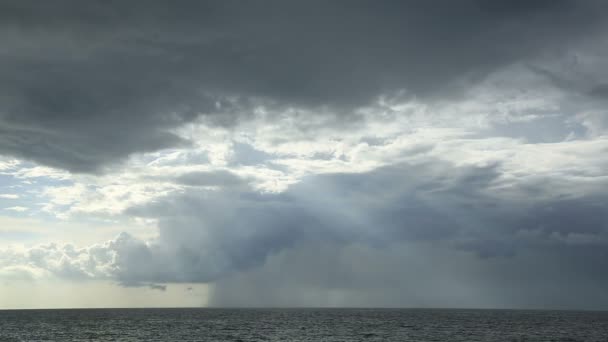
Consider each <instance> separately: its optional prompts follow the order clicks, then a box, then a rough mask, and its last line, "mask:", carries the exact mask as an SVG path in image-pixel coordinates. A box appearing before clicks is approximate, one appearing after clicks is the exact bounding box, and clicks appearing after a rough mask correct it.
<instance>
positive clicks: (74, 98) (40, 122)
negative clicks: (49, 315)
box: [0, 0, 608, 309]
mask: <svg viewBox="0 0 608 342" xmlns="http://www.w3.org/2000/svg"><path fill="white" fill-rule="evenodd" d="M0 41H2V45H1V46H0V308H60V307H166V306H168V307H181V306H195V307H198V306H214V307H224V306H230V307H292V306H295V307H300V306H312V307H421V308H432V307H457V308H539V309H608V274H607V273H606V269H607V267H608V108H607V104H608V58H606V57H608V3H607V2H605V1H600V0H597V1H596V0H585V1H574V0H572V1H569V0H511V1H499V0H461V1H448V0H443V1H440V0H424V1H423V0H406V1H392V0H380V1H372V0H364V1H360V0H353V1H320V0H319V1H317V0H309V1H292V0H287V1H272V0H271V1H264V2H254V1H232V0H226V1H188V0H184V1H157V0H151V1H113V0H105V1H95V0H91V1H88V2H86V3H84V2H82V1H76V0H57V1H49V2H41V1H33V0H7V1H2V2H0Z"/></svg>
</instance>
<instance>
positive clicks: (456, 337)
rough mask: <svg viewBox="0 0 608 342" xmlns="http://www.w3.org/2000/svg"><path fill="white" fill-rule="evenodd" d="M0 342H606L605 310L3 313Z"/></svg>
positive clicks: (0, 313) (212, 310) (231, 310)
mask: <svg viewBox="0 0 608 342" xmlns="http://www.w3.org/2000/svg"><path fill="white" fill-rule="evenodd" d="M0 341H608V312H573V311H571V312H568V311H510V310H504V311H502V310H390V309H386V310H384V309H363V310H359V309H107V310H106V309H99V310H24V311H0Z"/></svg>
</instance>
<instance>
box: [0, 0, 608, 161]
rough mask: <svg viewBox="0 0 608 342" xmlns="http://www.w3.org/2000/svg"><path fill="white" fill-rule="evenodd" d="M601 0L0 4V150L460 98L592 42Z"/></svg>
mask: <svg viewBox="0 0 608 342" xmlns="http://www.w3.org/2000/svg"><path fill="white" fill-rule="evenodd" d="M603 7H604V3H603V2H600V1H541V0H533V1H515V2H511V1H509V2H504V1H472V0H471V1H458V2H455V1H348V2H336V1H330V2H327V1H302V2H295V1H276V2H264V3H263V4H261V3H257V2H236V1H216V2H195V1H180V2H174V1H164V2H161V1H145V2H144V1H129V2H124V1H90V2H87V3H86V4H85V3H83V2H80V1H54V2H44V3H40V2H37V1H4V2H2V4H1V5H0V22H1V24H0V36H1V37H2V40H3V47H2V49H1V50H0V74H1V76H2V77H1V79H2V81H1V83H0V98H1V101H0V103H1V105H0V153H2V154H9V155H14V156H18V157H22V158H26V159H32V160H34V161H37V162H40V163H43V164H47V165H52V166H56V167H60V168H65V169H68V170H71V171H76V172H96V171H102V170H103V168H104V166H107V165H110V164H112V163H113V162H117V161H120V160H122V159H124V158H125V157H127V156H128V155H129V154H131V153H134V152H142V151H151V150H157V149H161V148H164V147H170V146H175V145H179V144H186V143H187V142H186V141H183V140H182V139H180V138H178V137H177V136H175V135H174V134H172V133H171V132H170V130H171V129H172V128H176V127H179V126H180V125H182V124H184V123H186V122H190V121H192V120H193V119H195V118H196V117H197V116H199V115H200V114H201V113H203V114H216V115H212V116H210V118H211V120H212V121H213V122H215V123H217V124H222V125H232V124H234V123H235V122H237V121H238V120H239V117H240V116H239V115H238V114H237V113H240V115H242V114H247V112H249V111H250V106H251V105H252V104H251V102H250V101H265V103H272V104H274V105H278V106H298V107H309V108H313V107H318V106H329V107H332V108H334V109H335V110H336V111H342V112H345V113H348V111H349V109H351V108H354V107H357V106H360V105H364V104H367V103H369V101H371V100H372V99H374V98H375V97H377V96H379V95H381V94H385V93H392V92H395V91H398V90H401V89H405V90H406V91H407V92H408V93H409V94H412V95H416V96H422V97H429V98H433V97H441V98H443V97H444V96H448V95H449V96H452V95H457V93H458V90H459V89H460V88H459V86H458V85H460V86H462V85H464V84H467V82H470V81H474V80H475V79H478V78H481V77H483V76H484V75H485V74H486V73H487V72H490V71H492V70H495V69H496V68H499V67H501V66H503V65H506V64H509V63H513V62H517V61H521V60H525V59H528V58H533V57H536V56H538V55H539V54H542V53H547V51H553V49H556V50H555V51H558V50H559V51H561V50H563V49H567V47H568V44H569V43H570V42H572V41H575V40H577V39H579V38H581V37H592V36H593V35H594V34H596V33H597V32H599V31H598V30H600V28H599V26H600V24H602V23H603V22H604V17H605V16H604V13H606V12H605V10H604V8H603Z"/></svg>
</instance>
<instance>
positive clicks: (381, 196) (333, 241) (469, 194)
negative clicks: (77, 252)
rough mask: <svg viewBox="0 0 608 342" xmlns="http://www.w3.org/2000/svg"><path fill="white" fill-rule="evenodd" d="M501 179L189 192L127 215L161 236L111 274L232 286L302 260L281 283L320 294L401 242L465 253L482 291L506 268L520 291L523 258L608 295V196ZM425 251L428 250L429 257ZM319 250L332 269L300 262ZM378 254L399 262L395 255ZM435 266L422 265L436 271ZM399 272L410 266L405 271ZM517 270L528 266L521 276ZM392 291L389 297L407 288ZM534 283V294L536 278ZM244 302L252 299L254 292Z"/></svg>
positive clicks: (340, 177)
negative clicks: (307, 278)
mask: <svg viewBox="0 0 608 342" xmlns="http://www.w3.org/2000/svg"><path fill="white" fill-rule="evenodd" d="M502 174H503V173H502V171H501V169H500V165H491V166H487V167H460V168H455V167H449V166H448V165H446V164H443V163H428V164H423V165H418V166H414V165H408V164H401V165H395V166H390V167H385V168H380V169H378V170H375V171H372V172H369V173H363V174H331V175H320V176H311V177H309V178H306V179H304V180H303V181H302V182H301V183H299V184H297V185H295V186H292V187H291V188H289V189H288V190H287V191H285V192H284V193H281V194H259V193H255V192H251V193H249V194H247V193H243V192H233V191H231V190H230V189H227V190H224V191H214V192H207V191H200V190H193V191H189V192H186V193H185V194H181V195H176V196H171V197H168V198H166V199H164V200H161V201H159V202H157V203H155V204H150V205H147V206H144V207H139V208H133V209H131V211H130V214H132V215H136V216H146V217H154V218H158V219H159V220H160V223H159V226H160V236H159V239H158V241H157V242H155V243H154V244H151V245H145V244H143V243H141V242H137V240H135V239H133V238H130V237H128V236H126V235H125V236H123V237H122V238H121V241H120V243H118V242H117V243H114V244H115V245H116V246H120V248H118V249H115V250H116V251H117V252H118V255H119V256H120V257H119V258H118V259H117V263H116V264H115V266H116V273H115V275H116V276H117V278H118V279H119V280H120V281H122V282H124V283H126V284H129V283H150V282H151V283H165V282H216V281H219V284H222V283H223V279H228V278H230V277H236V279H240V278H239V277H241V275H239V274H244V275H242V276H243V277H246V278H247V277H249V276H251V277H257V276H256V275H251V274H250V273H251V272H254V273H255V272H257V271H255V270H259V269H260V268H261V269H263V270H264V271H263V273H262V274H264V272H271V273H274V272H275V271H273V270H272V269H273V266H272V263H274V262H278V261H276V258H279V259H280V258H283V256H284V255H285V254H287V255H290V253H297V254H298V255H299V256H298V257H297V258H296V259H297V260H291V261H289V262H287V261H285V262H287V264H285V265H283V264H280V265H279V266H280V268H281V269H283V268H284V267H287V268H289V269H290V271H289V273H288V275H285V276H286V277H292V276H293V277H294V279H299V277H300V276H302V275H296V274H297V273H298V272H304V274H306V272H313V274H316V275H315V277H321V278H315V279H312V280H311V281H312V282H313V284H309V285H310V286H312V287H313V288H315V287H319V286H321V285H319V284H320V283H315V282H316V281H318V282H321V283H322V282H323V281H325V280H323V279H325V278H322V276H323V274H328V273H331V272H346V273H348V272H351V273H352V274H351V275H350V277H355V278H357V277H364V275H365V274H368V273H370V272H371V271H368V270H366V267H367V266H365V264H364V265H363V266H361V265H358V264H357V261H356V260H354V261H348V260H344V259H343V258H345V257H346V256H340V255H341V254H340V253H342V252H341V251H343V249H347V250H348V249H349V248H351V247H349V246H362V248H364V249H369V250H370V252H369V253H372V254H373V255H375V256H374V257H373V258H377V259H378V260H381V259H382V257H383V255H384V254H383V253H389V252H386V251H390V250H391V249H393V248H396V247H395V246H396V245H400V244H406V245H410V246H413V247H412V248H414V247H415V248H422V250H421V252H420V253H422V254H416V253H414V254H412V255H410V256H408V258H416V257H418V258H426V257H430V258H440V256H441V255H452V254H454V255H456V254H458V255H461V256H462V255H464V257H462V258H463V260H462V262H463V263H462V264H459V265H458V267H462V268H464V269H467V272H479V273H477V274H476V275H475V277H477V278H479V279H478V280H479V281H482V280H483V282H484V284H486V285H487V284H489V283H495V282H498V280H497V279H503V278H504V277H505V275H504V274H502V273H501V272H498V271H491V267H489V266H488V265H493V264H496V265H498V266H500V267H507V266H508V272H507V273H508V274H510V275H512V276H514V277H519V278H517V279H515V280H509V281H510V282H511V283H518V284H519V283H521V282H523V281H524V280H525V279H526V278H527V277H530V275H529V274H528V273H533V271H530V269H527V268H526V267H524V266H525V264H526V262H529V260H528V259H527V258H536V257H542V258H544V259H543V260H544V262H545V263H547V266H546V267H547V268H548V269H549V271H547V272H550V273H551V274H552V277H557V275H558V273H556V272H557V270H556V269H555V268H559V267H560V266H559V265H563V266H564V267H565V268H564V269H563V274H562V275H561V276H562V277H574V278H576V279H577V280H573V282H579V283H585V284H587V283H593V282H599V283H601V284H604V285H608V279H606V277H603V276H601V277H598V276H596V275H597V274H600V273H601V269H602V268H603V267H604V266H605V261H604V260H607V259H606V257H608V254H607V252H606V251H607V249H606V247H608V214H607V212H606V210H605V208H606V207H608V198H607V197H606V195H605V194H603V193H599V192H598V193H596V194H592V193H589V194H586V195H584V196H578V197H572V198H561V197H560V196H559V195H555V194H552V189H553V188H554V185H552V184H551V183H550V182H549V183H544V184H539V185H538V190H537V191H538V193H537V195H536V196H532V195H531V194H530V192H528V191H527V190H526V189H525V188H524V187H523V186H521V185H517V186H516V189H515V190H513V189H511V192H510V193H509V194H503V193H500V192H497V191H496V190H494V185H496V184H498V183H500V181H501V175H502ZM594 181H595V182H597V187H598V189H599V188H601V187H605V186H606V184H605V181H604V180H602V179H601V178H599V179H597V180H594ZM573 186H576V184H573ZM513 193H515V194H516V196H515V195H513ZM322 246H325V247H322ZM421 246H431V247H433V250H434V251H432V250H424V248H423V247H421ZM318 248H329V249H330V250H335V251H336V253H337V254H336V255H334V257H336V258H338V259H337V260H329V259H328V260H326V264H321V263H319V262H317V261H314V260H316V259H314V256H313V255H310V258H312V259H306V253H312V254H315V253H316V252H315V251H316V250H317V249H318ZM294 251H298V252H294ZM307 251H308V252H307ZM344 253H346V254H349V253H350V252H344ZM357 253H358V252H357ZM390 253H393V252H390ZM429 253H430V254H429ZM433 253H439V254H433ZM397 254H399V253H397ZM281 255H283V256H281ZM355 255H356V253H355ZM531 255H535V256H531ZM384 256H386V257H387V258H388V259H389V260H393V261H394V262H395V264H398V262H397V258H399V257H400V256H399V255H395V254H391V255H384ZM403 257H405V256H403ZM446 257H447V256H446ZM269 258H270V259H269ZM273 258H274V259H273ZM286 258H288V259H289V257H286ZM465 259H466V260H465ZM268 260H274V261H271V266H268V265H267V264H268V262H269V261H268ZM429 260H431V261H433V260H434V259H429ZM467 260H468V261H467ZM471 260H472V261H471ZM510 260H514V261H510ZM431 261H429V264H428V267H430V268H433V267H435V266H432V265H433V264H432V262H431ZM282 262H283V261H281V262H280V263H282ZM403 262H404V265H408V262H409V261H408V260H405V259H404V260H403ZM433 262H440V261H438V260H434V261H433ZM292 263H295V264H292ZM331 263H336V265H335V267H334V268H331V267H330V266H328V265H330V264H331ZM511 263H515V264H514V265H511ZM504 264H507V266H505V265H504ZM566 264H567V267H566ZM315 265H316V266H315ZM471 265H472V266H471ZM509 265H511V266H509ZM517 265H519V266H522V267H523V268H522V270H521V274H520V275H519V276H518V275H517V269H518V267H519V266H517ZM326 266H327V267H326ZM423 266H424V265H418V266H416V267H423ZM298 267H302V269H298ZM404 267H405V266H404ZM424 267H427V266H424ZM470 267H480V269H479V270H477V271H475V270H472V269H470ZM535 267H541V266H539V265H537V266H535ZM315 268H318V270H314V269H315ZM340 269H344V271H339V270H340ZM536 271H538V270H536ZM536 271H535V272H536ZM315 272H316V273H315ZM383 272H384V273H383V274H384V276H386V277H385V278H378V279H376V280H373V281H375V284H376V285H374V286H373V287H377V286H379V285H378V282H381V281H384V280H386V279H392V278H391V277H390V276H388V275H389V274H391V273H392V272H400V269H399V268H395V269H390V265H389V264H387V265H386V269H385V270H384V271H383ZM424 272H425V274H427V275H428V277H429V279H433V278H442V277H443V276H442V275H441V274H440V273H441V272H440V271H437V272H435V271H432V270H424ZM371 273H373V272H371ZM449 274H450V276H454V277H456V275H454V274H452V273H449ZM275 276H278V275H275ZM378 276H379V277H380V276H381V275H380V274H378ZM387 277H388V278H387ZM446 277H447V276H446ZM247 279H248V278H247ZM399 279H400V280H399ZM552 279H553V278H552ZM560 279H561V278H560ZM427 280H428V279H427ZM256 281H261V280H260V279H258V280H256ZM274 281H276V282H279V283H284V279H275V278H269V279H268V280H267V282H266V283H264V282H261V283H259V286H261V287H269V288H272V286H273V282H274ZM369 281H372V280H370V279H367V280H365V281H363V282H362V283H360V284H359V283H356V282H355V283H356V284H355V285H353V286H361V288H359V290H361V291H362V290H364V288H365V284H366V282H369ZM387 281H388V280H387ZM395 281H396V282H397V283H396V285H395V288H393V290H394V292H391V293H393V294H395V293H397V291H398V289H399V286H398V284H400V283H402V282H405V281H406V279H405V278H398V280H395ZM429 281H430V280H429ZM444 281H445V280H444ZM535 281H538V284H537V285H538V289H540V287H541V285H542V279H536V280H535ZM237 283H238V281H237ZM348 283H349V282H348V281H347V280H344V282H342V281H340V282H339V283H338V284H333V285H332V284H324V285H323V286H321V288H322V291H325V290H328V289H330V288H332V287H336V288H338V289H340V288H342V287H345V288H346V289H347V290H348V286H346V285H345V284H348ZM419 283H420V284H418V285H415V286H414V285H412V286H414V287H415V288H414V289H412V290H416V291H419V292H424V281H420V282H419ZM260 284H265V285H260ZM290 284H291V283H290ZM315 284H316V285H315ZM548 284H549V283H545V285H548ZM427 285H428V284H427ZM231 286H232V285H231ZM256 286H257V285H255V286H253V285H252V287H251V291H254V292H255V291H256V290H255V289H256ZM463 286H464V285H463ZM477 286H482V285H479V284H477ZM518 286H521V285H518ZM535 286H536V285H535ZM573 286H574V285H573ZM585 286H587V285H585ZM238 288H239V289H241V290H243V289H242V287H238ZM295 288H298V287H294V289H295ZM501 288H502V287H501ZM604 288H605V287H604ZM226 291H227V290H226ZM243 291H244V290H243ZM558 292H559V293H562V292H561V290H560V291H558ZM222 293H223V294H222V296H228V295H227V294H226V292H222ZM290 293H291V292H290ZM531 293H535V292H534V291H530V292H527V293H526V291H524V290H522V291H521V292H520V293H518V294H514V296H515V295H517V296H520V297H518V298H520V299H521V298H523V297H522V296H524V295H525V296H528V295H531ZM250 294H251V295H252V296H254V297H255V293H253V292H250ZM234 295H235V297H234V298H240V297H239V296H238V294H234ZM604 295H605V293H604ZM223 298H224V297H223ZM225 298H227V297H225ZM256 298H257V297H256ZM294 298H295V297H294ZM387 298H388V297H387ZM387 298H384V299H382V300H383V301H385V300H387ZM526 298H528V297H526ZM273 300H277V298H270V299H269V301H268V302H266V304H263V305H273V304H275V302H273ZM522 300H523V299H522ZM565 300H573V299H572V298H571V297H569V298H568V299H565ZM439 302H440V301H439ZM256 303H257V302H256ZM501 303H503V304H504V303H505V302H501ZM531 303H538V302H531ZM547 303H548V302H547ZM258 304H260V303H258ZM291 304H293V302H287V305H291ZM503 304H501V305H503ZM444 305H445V304H444ZM503 306H504V305H503Z"/></svg>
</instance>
